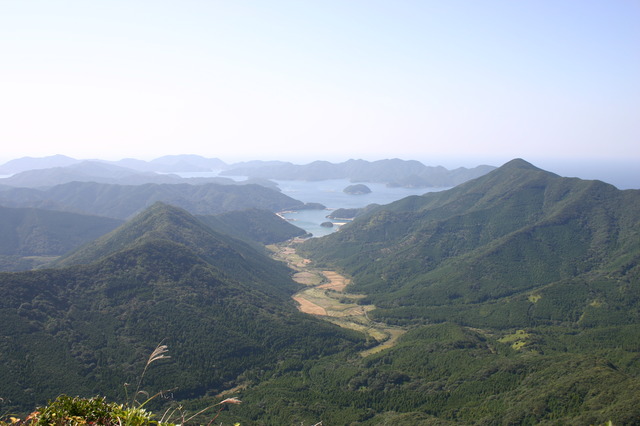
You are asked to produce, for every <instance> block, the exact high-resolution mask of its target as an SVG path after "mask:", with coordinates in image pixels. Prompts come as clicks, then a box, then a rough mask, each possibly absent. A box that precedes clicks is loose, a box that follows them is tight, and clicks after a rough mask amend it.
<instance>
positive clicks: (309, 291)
mask: <svg viewBox="0 0 640 426" xmlns="http://www.w3.org/2000/svg"><path fill="white" fill-rule="evenodd" d="M302 241H303V240H301V239H293V240H291V241H289V242H286V243H282V244H279V245H272V246H269V248H270V249H271V250H272V251H273V256H274V258H276V259H278V260H280V261H283V262H286V263H287V264H288V265H289V267H290V268H292V269H293V270H295V271H297V272H296V273H295V274H294V276H293V279H294V281H296V282H298V283H300V284H303V285H305V286H306V288H305V289H303V290H301V291H300V292H298V293H296V294H295V295H293V300H295V301H296V303H297V305H298V309H299V310H300V311H301V312H304V313H306V314H310V315H316V316H318V317H319V318H322V319H324V320H326V321H329V322H332V323H334V324H336V325H338V326H340V327H344V328H349V329H352V330H357V331H360V332H363V333H365V334H367V335H368V336H369V337H370V338H372V339H374V340H376V341H377V342H378V344H377V345H376V346H374V347H372V348H370V349H367V350H366V351H363V352H362V353H361V355H362V356H367V355H370V354H373V353H376V352H380V351H381V350H384V349H386V348H390V347H392V346H394V345H395V343H396V341H397V340H398V338H399V337H400V336H401V335H402V334H404V333H405V330H404V329H402V328H399V327H389V326H387V325H386V324H381V323H377V322H374V321H371V320H370V319H369V317H368V315H367V313H368V312H369V311H371V310H373V309H375V306H374V305H362V304H359V303H358V301H359V300H360V299H362V298H364V297H365V295H363V294H352V293H348V292H347V291H346V287H347V285H348V284H349V282H350V280H349V279H348V278H346V277H344V276H342V275H341V274H339V273H338V272H336V271H323V270H320V269H317V268H315V267H314V266H313V263H312V262H311V261H310V260H309V259H305V258H302V257H301V256H299V255H298V254H297V252H296V245H297V244H300V243H301V242H302Z"/></svg>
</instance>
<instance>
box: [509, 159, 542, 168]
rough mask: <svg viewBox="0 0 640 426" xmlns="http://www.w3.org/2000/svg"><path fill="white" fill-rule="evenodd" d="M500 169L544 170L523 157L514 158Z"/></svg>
mask: <svg viewBox="0 0 640 426" xmlns="http://www.w3.org/2000/svg"><path fill="white" fill-rule="evenodd" d="M500 169H519V170H542V169H540V168H538V167H536V166H534V165H533V164H531V163H529V162H528V161H525V160H523V159H522V158H514V159H513V160H511V161H508V162H506V163H504V164H503V165H502V166H501V167H500Z"/></svg>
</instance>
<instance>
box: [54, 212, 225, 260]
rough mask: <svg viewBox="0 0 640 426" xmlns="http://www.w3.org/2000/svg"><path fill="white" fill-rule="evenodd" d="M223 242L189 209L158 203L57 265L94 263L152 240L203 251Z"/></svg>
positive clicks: (221, 237) (222, 238)
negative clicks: (203, 248) (170, 242)
mask: <svg viewBox="0 0 640 426" xmlns="http://www.w3.org/2000/svg"><path fill="white" fill-rule="evenodd" d="M224 239H225V238H224V237H223V236H221V235H218V234H217V233H215V232H214V231H213V230H211V229H210V228H209V227H207V226H206V225H204V224H202V223H201V222H200V221H199V220H198V219H196V218H195V217H194V216H192V215H191V214H190V213H188V212H187V211H186V210H183V209H181V208H179V207H174V206H171V205H169V204H165V203H163V202H156V203H154V204H153V205H152V206H150V207H149V208H147V209H146V210H144V211H142V212H141V213H139V214H138V215H137V216H135V217H134V218H133V219H131V220H130V221H129V222H127V223H125V224H124V225H122V226H120V227H119V228H117V229H115V230H114V231H112V232H110V233H108V234H106V235H104V236H103V237H101V238H99V239H97V240H96V241H94V242H93V243H91V244H89V245H88V246H85V247H83V248H81V249H80V250H78V251H76V252H74V253H71V254H70V255H69V256H67V257H65V258H63V259H61V260H60V261H59V262H58V265H59V266H67V265H72V264H80V263H91V262H94V261H96V260H99V259H101V258H103V257H105V256H107V255H110V254H112V253H114V252H117V251H120V250H122V249H124V248H126V247H130V246H133V245H136V244H139V243H143V242H146V241H150V240H170V241H172V242H175V243H179V244H182V245H184V246H187V247H191V248H192V249H193V250H194V251H195V252H201V251H202V249H201V247H209V248H210V246H211V245H212V242H211V240H216V241H217V243H216V244H213V245H218V244H220V243H221V242H222V241H220V240H224ZM223 244H224V243H223Z"/></svg>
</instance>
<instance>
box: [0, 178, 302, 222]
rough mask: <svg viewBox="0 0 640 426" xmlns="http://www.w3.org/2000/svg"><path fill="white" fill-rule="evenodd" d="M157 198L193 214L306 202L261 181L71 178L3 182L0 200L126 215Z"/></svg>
mask: <svg viewBox="0 0 640 426" xmlns="http://www.w3.org/2000/svg"><path fill="white" fill-rule="evenodd" d="M156 201H162V202H165V203H168V204H171V205H175V206H178V207H181V208H184V209H185V210H188V211H189V212H191V213H193V214H201V215H207V214H219V213H224V212H229V211H233V210H244V209H248V208H260V209H265V210H269V211H272V212H276V211H281V210H288V209H300V208H304V207H305V205H304V203H302V202H301V201H298V200H294V199H293V198H291V197H288V196H287V195H284V194H282V193H280V192H278V191H276V190H273V189H269V188H265V187H263V186H261V185H253V184H249V185H217V184H213V183H209V184H203V185H189V184H186V183H184V184H151V183H150V184H144V185H113V184H104V183H93V182H71V183H67V184H63V185H56V186H53V187H51V188H43V189H34V188H4V190H0V205H4V206H7V207H38V208H45V209H52V210H63V211H71V212H76V213H89V214H97V215H101V216H107V217H112V218H116V219H127V218H129V217H131V216H132V215H134V214H135V213H137V212H140V211H142V210H144V209H145V208H147V207H149V206H151V205H152V204H153V203H155V202H156Z"/></svg>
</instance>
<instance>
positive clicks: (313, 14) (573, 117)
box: [0, 0, 640, 163]
mask: <svg viewBox="0 0 640 426" xmlns="http://www.w3.org/2000/svg"><path fill="white" fill-rule="evenodd" d="M0 120H1V121H0V146H2V149H1V152H0V160H5V161H6V160H9V159H12V158H17V157H22V156H36V157H39V156H46V155H52V154H57V153H59V154H65V155H69V156H72V157H76V158H96V157H100V158H105V159H120V158H124V157H136V158H142V159H151V158H156V157H159V156H162V155H166V154H181V153H185V154H199V155H203V156H206V157H219V158H222V159H223V160H225V161H230V160H234V161H235V160H236V159H240V158H252V159H257V158H264V159H284V160H286V159H290V160H296V159H311V158H314V157H315V158H318V159H327V160H346V159H348V158H364V159H369V160H375V159H379V158H387V157H399V158H404V159H420V160H422V161H424V162H425V163H429V159H430V158H434V159H435V158H438V159H440V158H447V157H449V158H450V157H466V158H477V159H478V161H477V163H480V162H483V160H485V159H488V158H494V159H504V160H508V159H510V158H514V157H522V158H525V159H535V158H540V157H550V158H555V159H563V158H587V159H592V158H602V159H607V160H609V159H611V160H614V159H617V158H624V159H627V160H635V159H637V160H640V2H639V1H637V0H607V1H604V0H597V1H590V0H566V1H565V0H549V1H545V0H531V1H528V0H522V1H514V0H505V1H493V0H487V1H477V0H469V1H456V0H446V1H444V0H442V1H428V0H422V1H417V0H416V1H411V0H387V1H376V0H362V1H357V0H340V1H332V0H321V1H320V0H317V1H304V0H295V1H279V0H269V1H265V0H255V1H243V0H227V1H215V0H199V1H195V0H180V1H178V0H175V1H163V0H153V1H151V0H149V1H135V0H127V1H119V0H109V1H98V0H77V1H74V0H68V1H66V0H65V1H63V0H42V1H32V0H0Z"/></svg>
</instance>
